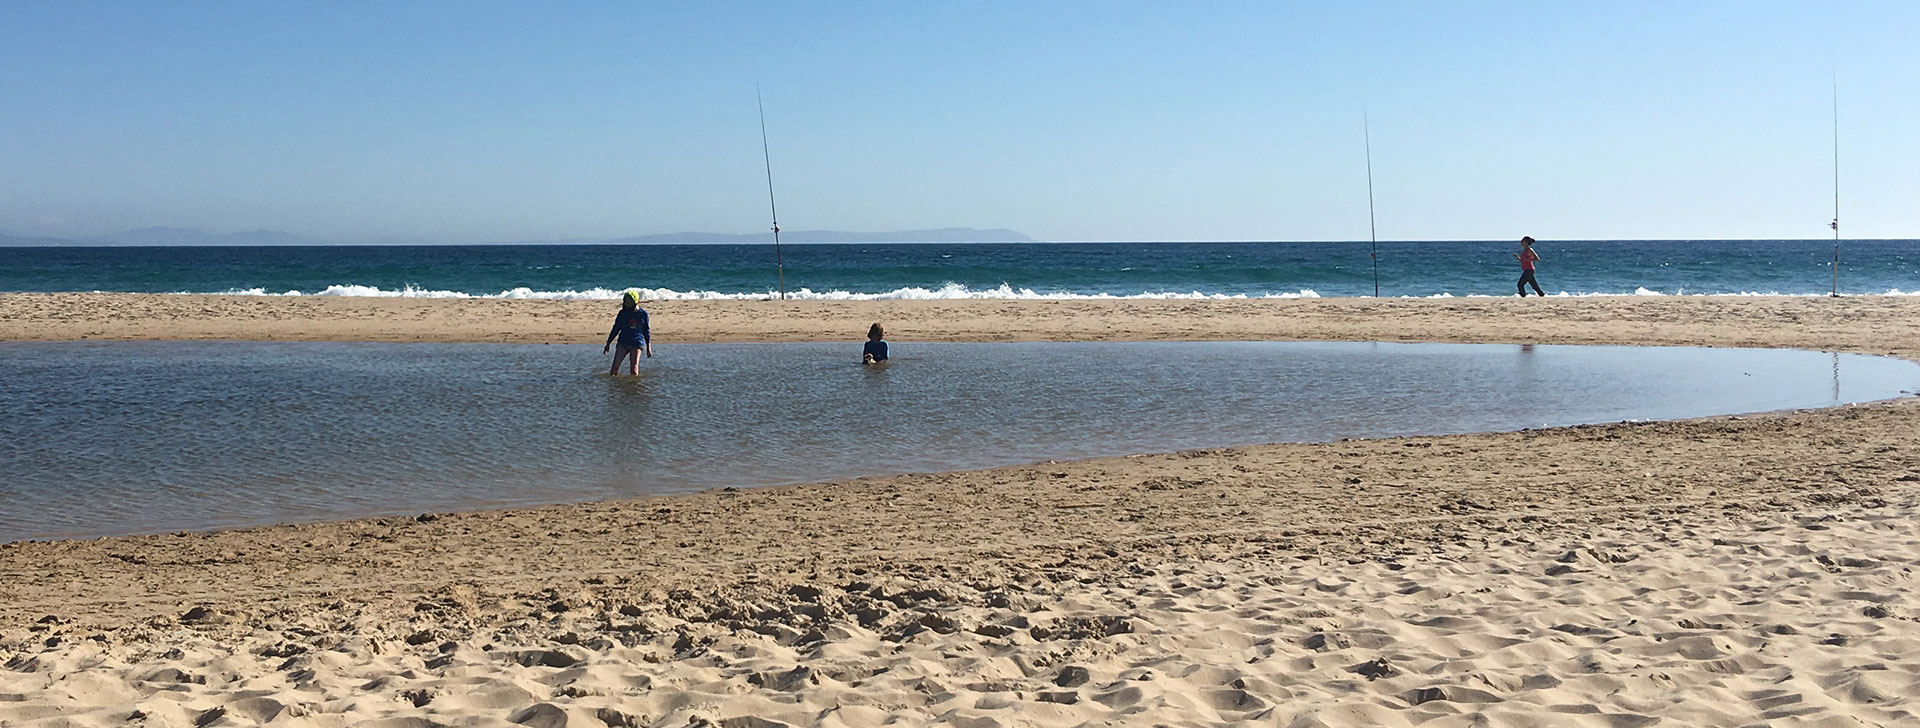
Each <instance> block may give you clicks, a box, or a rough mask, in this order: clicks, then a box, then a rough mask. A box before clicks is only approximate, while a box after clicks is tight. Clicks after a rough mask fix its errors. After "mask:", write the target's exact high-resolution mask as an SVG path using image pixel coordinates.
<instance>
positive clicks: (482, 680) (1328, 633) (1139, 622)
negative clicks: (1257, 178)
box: [0, 294, 1920, 726]
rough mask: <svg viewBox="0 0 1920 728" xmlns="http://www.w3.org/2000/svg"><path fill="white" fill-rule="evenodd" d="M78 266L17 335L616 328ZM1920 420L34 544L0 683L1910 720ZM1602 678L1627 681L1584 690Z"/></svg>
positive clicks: (206, 703)
mask: <svg viewBox="0 0 1920 728" xmlns="http://www.w3.org/2000/svg"><path fill="white" fill-rule="evenodd" d="M61 295H62V296H66V295H70V294H61ZM71 295H74V296H77V297H76V298H71V299H66V298H63V299H61V300H60V303H61V304H62V305H61V306H56V307H54V309H53V310H46V311H37V310H36V309H35V308H34V306H33V305H32V304H34V303H38V302H35V301H23V300H22V298H21V297H18V296H13V295H0V340H19V339H32V340H74V339H76V338H77V337H78V336H79V335H83V334H88V333H89V332H90V331H92V330H95V329H94V328H90V327H95V326H96V322H98V321H112V320H115V319H112V318H109V317H105V316H94V315H92V314H100V313H102V312H106V311H120V312H123V313H126V314H128V317H129V318H138V319H141V320H143V321H146V322H147V323H146V325H147V326H148V327H149V328H165V329H166V330H167V331H166V332H165V333H170V334H179V335H180V336H179V338H191V337H189V336H186V335H187V334H194V333H209V332H210V333H211V334H215V335H220V334H224V335H226V336H228V337H229V338H246V337H247V336H250V335H261V336H273V337H275V338H273V339H272V340H285V339H283V338H279V337H282V336H289V335H304V336H309V337H325V336H345V335H349V334H354V332H356V331H357V332H359V333H358V334H354V335H356V336H361V337H365V338H362V339H353V340H376V341H389V340H397V341H411V340H442V339H446V338H451V337H459V336H474V337H485V336H493V337H498V338H493V339H484V338H483V339H482V340H522V341H537V340H547V339H552V340H558V341H573V340H579V339H578V338H577V337H583V336H584V337H592V338H588V339H586V341H588V342H592V343H597V339H598V337H600V336H603V335H604V334H603V332H604V328H602V326H603V325H604V319H609V318H611V310H610V307H609V306H606V305H605V304H604V303H594V302H588V303H586V304H575V305H547V302H500V303H501V304H502V305H498V306H495V305H487V306H472V305H466V304H468V302H452V303H449V302H444V301H431V302H419V303H399V304H393V305H363V304H361V303H360V302H349V303H346V304H341V303H336V302H322V303H320V304H318V305H317V306H308V305H307V304H308V302H307V301H300V302H298V303H297V304H293V305H284V306H265V307H262V306H258V305H255V304H253V303H252V302H232V301H226V300H215V299H206V300H202V299H173V298H167V299H164V300H154V298H143V297H137V296H106V295H103V296H99V297H95V298H88V296H90V295H92V294H71ZM156 298H157V297H156ZM400 300H401V301H405V299H400ZM382 301H385V300H384V299H383V300H382ZM68 304H70V305H68ZM743 304H753V305H743ZM920 304H925V305H920ZM1541 304H1546V305H1541ZM649 308H650V309H652V310H654V311H655V316H656V320H657V321H662V322H671V324H672V327H673V328H671V329H666V328H664V327H663V328H657V329H656V331H657V332H658V333H657V335H658V336H660V337H662V340H663V342H664V343H667V344H669V345H670V344H671V343H673V342H675V341H695V340H701V341H723V340H771V341H800V340H820V339H821V338H827V336H826V335H827V334H829V333H833V334H838V333H841V332H843V331H844V332H846V333H847V335H846V336H845V337H843V338H828V340H846V341H849V342H852V341H856V340H857V339H856V336H857V334H858V333H859V332H860V331H861V330H863V329H864V327H865V324H866V323H869V322H870V320H871V319H875V318H879V319H882V320H885V321H887V322H888V323H889V329H891V330H892V331H894V332H897V333H895V336H896V337H898V339H897V340H899V341H935V340H938V341H956V340H982V341H1004V340H1062V339H1064V340H1096V341H1099V340H1111V341H1122V340H1124V341H1134V340H1172V339H1180V338H1193V339H1199V340H1215V339H1225V338H1234V337H1246V336H1249V335H1250V334H1260V336H1257V337H1255V338H1260V339H1266V340H1272V339H1298V338H1308V337H1312V336H1315V335H1324V334H1325V333H1326V332H1333V333H1335V334H1344V335H1334V336H1328V337H1326V338H1327V340H1354V339H1370V340H1371V339H1378V340H1399V341H1412V340H1435V341H1462V342H1465V341H1477V342H1479V343H1489V341H1488V340H1489V339H1496V338H1499V337H1511V336H1514V332H1515V331H1522V332H1525V333H1526V334H1527V337H1526V338H1527V339H1529V340H1527V341H1514V340H1512V339H1507V340H1504V341H1493V342H1491V343H1543V344H1544V343H1598V344H1621V343H1667V344H1675V345H1700V346H1731V345H1752V346H1790V347H1795V348H1812V349H1819V350H1828V351H1832V350H1840V351H1852V352H1856V353H1870V354H1884V355H1894V356H1900V357H1903V358H1908V359H1914V358H1916V355H1917V354H1920V324H1916V323H1915V322H1920V316H1916V315H1915V314H1920V301H1914V302H1911V303H1909V302H1907V301H1904V300H1893V299H1882V300H1872V301H1861V300H1853V299H1840V300H1838V301H1828V300H1825V299H1810V300H1802V299H1763V300H1761V299H1756V300H1744V301H1723V300H1699V299H1694V300H1684V301H1666V300H1607V301H1597V302H1596V301H1593V300H1592V299H1569V300H1565V301H1564V302H1563V301H1559V300H1548V301H1543V302H1536V301H1533V300H1532V299H1529V300H1528V301H1526V302H1525V303H1524V304H1523V303H1522V302H1520V301H1517V300H1504V299H1490V300H1488V301H1478V300H1469V301H1455V300H1448V301H1441V302H1437V303H1434V302H1428V301H1413V302H1396V301H1370V300H1367V299H1358V300H1351V299H1320V300H1306V301H1276V302H1272V303H1268V302H1251V303H1242V302H1189V301H1166V302H1094V303H1082V302H1057V303H1056V302H1012V301H977V302H961V303H953V302H884V303H876V304H867V303H864V302H863V303H861V304H831V305H830V304H828V303H826V302H787V303H784V304H782V303H778V302H694V303H690V304H685V305H677V306H665V305H661V306H658V307H655V306H649ZM334 314H339V315H341V316H342V317H343V318H345V319H346V321H345V322H344V323H342V324H341V325H340V326H339V327H338V328H327V327H323V328H322V329H321V330H317V331H316V330H314V329H313V327H311V326H307V327H306V328H304V329H303V328H302V325H303V324H311V322H312V320H314V318H315V317H317V316H322V315H334ZM143 315H144V316H145V318H141V317H142V316H143ZM419 316H425V317H426V322H425V323H422V322H420V321H419V320H417V319H416V317H419ZM896 321H897V322H899V323H895V322H896ZM249 322H251V323H249ZM223 327H224V328H223ZM669 331H672V332H673V333H672V334H671V335H672V336H673V337H674V338H668V337H669V333H668V332H669ZM694 332H698V333H697V334H696V333H694ZM108 333H113V332H111V331H109V332H108ZM143 333H149V334H151V333H154V332H151V331H149V332H143ZM61 335H65V336H67V337H68V338H67V339H58V338H53V337H56V336H61ZM120 335H126V332H120ZM733 337H760V338H758V339H753V338H733ZM807 337H816V338H807ZM1476 337H1477V338H1476ZM128 338H142V337H131V336H128ZM144 338H157V337H154V336H148V337H144ZM307 340H337V339H325V338H319V339H313V338H310V339H307ZM664 349H665V347H663V350H664ZM1916 415H1920V400H1914V399H1912V398H1906V399H1901V400H1894V401H1891V402H1883V403H1875V404H1864V405H1854V406H1843V407H1838V408H1831V409H1821V410H1801V411H1789V412H1782V413H1769V414H1759V415H1732V416H1723V417H1717V418H1708V419H1703V420H1683V421H1671V422H1647V423H1623V424H1612V425H1590V426H1576V427H1567V428H1554V429H1546V430H1527V431H1520V432H1507V433H1492V434H1477V435H1448V436H1433V437H1405V438H1391V439H1380V440H1354V441H1346V442H1331V443H1316V444H1276V445H1260V446H1252V447H1233V448H1213V449H1204V450H1192V451H1185V452H1176V453H1165V454H1154V455H1139V456H1129V457H1120V458H1107V459H1098V460H1083V461H1072V462H1060V463H1036V464H1031V465H1024V466H1014V467H1005V468H993V469H988V470H980V471H959V472H945V473H928V474H908V475H894V476H876V477H868V478H856V479H852V480H847V481H839V482H833V483H815V484H803V485H792V486H774V487H768V488H753V489H740V490H737V491H726V490H710V491H705V492H701V493H695V494H690V495H679V496H660V497H654V498H642V499H631V500H622V501H601V502H593V503H581V504H571V505H558V506H545V507H535V508H515V509H505V510H493V511H469V512H461V513H452V514H424V515H421V516H417V517H384V518H372V519H361V520H356V521H344V522H329V523H315V524H300V525H282V526H263V527H251V528H245V529H235V530H225V531H214V532H192V533H185V534H178V535H175V534H163V535H149V536H133V537H117V538H105V539H93V540H73V541H54V542H15V543H11V544H6V545H4V546H0V579H4V580H5V582H6V583H8V584H9V585H10V586H12V587H13V588H12V589H11V590H10V593H9V596H7V597H6V598H4V599H0V663H4V664H5V665H7V666H8V667H9V668H10V669H9V670H8V671H0V693H6V694H17V695H20V696H22V699H21V700H18V701H11V702H5V701H0V720H8V719H14V720H20V721H23V722H26V721H33V720H51V719H54V717H55V716H75V715H81V716H86V717H85V718H82V720H91V721H94V722H97V723H111V722H115V721H117V720H120V719H123V718H125V717H126V716H127V715H129V711H139V712H140V714H141V715H145V716H148V720H149V721H150V722H155V723H156V724H165V725H172V724H176V723H182V724H188V725H192V724H195V723H198V722H201V721H202V720H205V722H206V724H209V725H224V724H228V723H232V724H251V723H252V722H253V721H254V720H267V719H273V718H276V717H277V718H279V719H280V720H283V721H289V722H290V723H292V724H296V725H346V724H350V723H357V722H365V721H372V720H379V719H401V718H405V719H424V720H431V721H435V722H462V721H494V722H496V723H497V722H499V721H521V722H523V723H528V724H542V725H558V724H559V722H558V717H565V718H568V721H567V722H566V724H567V725H575V724H576V723H575V721H578V722H579V723H578V724H581V725H676V726H678V725H686V724H688V723H689V722H690V721H694V722H697V721H695V719H698V720H699V721H709V722H713V723H722V722H724V721H729V720H734V721H741V722H739V723H738V725H749V724H751V725H769V724H776V723H772V721H779V722H780V723H778V724H793V725H800V724H809V723H818V724H828V725H869V724H878V723H880V722H882V721H883V720H884V719H886V718H887V717H888V716H889V715H890V714H899V715H904V716H907V717H908V720H909V721H910V722H913V723H914V724H924V723H964V722H969V721H981V722H982V724H986V723H988V722H995V721H997V722H1000V723H1007V722H1013V721H1023V722H1027V723H1031V724H1035V725H1047V726H1052V725H1062V726H1064V725H1074V724H1077V723H1079V722H1083V721H1099V720H1110V721H1119V722H1126V723H1146V722H1167V721H1186V722H1192V723H1200V724H1225V723H1229V722H1233V721H1239V720H1249V719H1252V720H1263V721H1271V722H1278V723H1281V724H1286V723H1288V722H1289V721H1295V720H1298V721H1304V722H1303V723H1302V724H1325V725H1350V724H1366V723H1372V724H1408V723H1414V722H1423V721H1428V720H1435V719H1441V720H1443V721H1444V720H1446V719H1448V718H1451V719H1454V720H1458V719H1461V718H1465V717H1467V716H1468V714H1478V713H1488V714H1490V715H1492V716H1494V717H1495V719H1499V718H1500V717H1501V716H1505V717H1507V718H1511V719H1513V720H1517V721H1520V720H1532V721H1536V722H1537V721H1543V720H1544V721H1547V722H1554V723H1561V724H1586V723H1593V724H1601V723H1608V724H1619V723H1620V722H1621V721H1625V722H1626V723H1631V724H1646V723H1650V722H1652V719H1660V718H1664V719H1667V720H1675V721H1679V722H1682V723H1689V724H1726V725H1737V724H1745V723H1752V722H1756V721H1767V720H1779V719H1785V718H1787V717H1790V716H1798V717H1801V718H1803V719H1806V720H1819V719H1823V718H1824V719H1833V718H1839V717H1843V716H1844V717H1851V718H1856V719H1861V720H1877V721H1882V722H1898V721H1901V720H1910V719H1912V718H1913V717H1914V716H1915V715H1920V713H1916V711H1920V704H1917V703H1916V701H1915V700H1914V699H1913V698H1911V697H1902V696H1906V695H1911V693H1910V692H1906V691H1904V687H1902V686H1905V685H1908V684H1911V683H1913V682H1914V681H1916V680H1920V661H1915V660H1913V659H1912V658H1910V657H1892V656H1891V655H1893V654H1896V653H1899V651H1900V649H1901V648H1900V647H1899V645H1902V644H1908V643H1909V642H1910V641H1912V640H1916V639H1920V623H1916V622H1914V621H1911V620H1908V619H1903V617H1905V616H1908V615H1912V614H1916V613H1920V595H1916V594H1915V590H1912V589H1908V588H1906V587H1904V586H1901V584H1903V583H1904V582H1903V581H1902V580H1903V579H1905V578H1907V577H1903V576H1901V575H1900V574H1901V573H1902V572H1900V569H1901V568H1903V565H1904V564H1911V563H1915V562H1920V534H1916V533H1914V530H1915V528H1914V527H1913V526H1911V525H1910V524H1912V523H1914V522H1915V520H1914V516H1915V515H1920V425H1916V424H1915V423H1916V420H1915V417H1916ZM1815 556H1819V557H1821V558H1824V559H1825V561H1821V560H1819V559H1816V558H1815ZM1782 595H1785V596H1782ZM1541 605H1544V606H1546V607H1547V609H1546V611H1545V612H1539V613H1536V610H1537V607H1538V606H1541ZM1756 605H1757V606H1756ZM1876 615H1877V616H1876ZM1830 635H1831V636H1830ZM1836 639H1837V640H1838V641H1837V642H1836V641H1835V640H1836ZM1873 664H1878V665H1880V668H1881V669H1879V670H1877V671H1869V672H1863V670H1865V669H1866V668H1865V667H1864V666H1868V665H1873ZM1656 675H1663V676H1665V677H1656ZM61 685H67V686H70V687H66V688H63V687H60V686H61ZM1781 690H1786V691H1790V692H1791V693H1792V694H1794V695H1798V696H1801V697H1800V698H1799V699H1796V700H1795V701H1793V702H1791V703H1782V702H1781V701H1779V700H1776V699H1775V698H1776V697H1777V693H1778V691H1781ZM1770 691H1773V692H1770ZM1582 704H1585V705H1591V706H1594V708H1595V709H1596V710H1598V712H1599V713H1600V714H1597V715H1580V714H1576V713H1569V712H1567V711H1566V710H1564V709H1562V707H1564V706H1569V705H1582ZM1783 706H1784V707H1783ZM216 710H217V711H220V712H219V713H214V712H213V711H216ZM1783 711H1784V712H1783ZM208 716H211V718H209V717H208ZM750 717H751V718H754V719H758V720H760V721H763V722H760V723H749V722H747V721H748V719H749V718H750ZM1589 719H1591V720H1589ZM540 721H546V722H544V723H542V722H540Z"/></svg>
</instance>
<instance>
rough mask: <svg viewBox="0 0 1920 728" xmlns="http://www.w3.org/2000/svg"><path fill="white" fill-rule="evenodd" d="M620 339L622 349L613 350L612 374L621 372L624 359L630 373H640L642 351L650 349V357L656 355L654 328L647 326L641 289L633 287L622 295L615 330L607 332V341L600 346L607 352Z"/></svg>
mask: <svg viewBox="0 0 1920 728" xmlns="http://www.w3.org/2000/svg"><path fill="white" fill-rule="evenodd" d="M615 340H618V341H619V342H620V348H619V350H617V351H615V352H614V354H613V368H611V369H608V370H607V373H608V374H619V373H620V362H621V361H626V362H627V373H628V374H633V375H638V374H639V373H640V353H641V352H646V354H647V358H649V359H651V358H653V332H652V330H650V329H649V328H648V326H647V310H646V309H644V308H641V307H640V292H639V291H637V290H629V291H627V292H626V293H625V294H623V295H621V296H620V313H618V314H615V315H614V317H613V330H612V331H609V332H607V345H606V346H602V347H600V353H602V354H605V353H607V350H609V349H612V348H613V344H614V341H615Z"/></svg>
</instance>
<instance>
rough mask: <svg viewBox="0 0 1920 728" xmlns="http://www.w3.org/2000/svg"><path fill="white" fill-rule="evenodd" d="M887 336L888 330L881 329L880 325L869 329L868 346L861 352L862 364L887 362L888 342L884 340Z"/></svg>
mask: <svg viewBox="0 0 1920 728" xmlns="http://www.w3.org/2000/svg"><path fill="white" fill-rule="evenodd" d="M886 335H887V331H886V329H883V328H880V324H874V325H872V326H869V327H867V346H866V348H865V349H862V350H861V354H860V363H862V364H879V363H880V362H883V361H886V360H887V341H886V339H885V338H883V337H885V336H886Z"/></svg>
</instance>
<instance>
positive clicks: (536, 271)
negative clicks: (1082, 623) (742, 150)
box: [0, 240, 1920, 300]
mask: <svg viewBox="0 0 1920 728" xmlns="http://www.w3.org/2000/svg"><path fill="white" fill-rule="evenodd" d="M1516 249H1517V246H1516V244H1515V243H1512V242H1390V243H1381V244H1379V271H1378V273H1379V286H1380V288H1379V292H1380V295H1383V296H1398V297H1444V296H1499V295H1512V294H1513V293H1514V281H1515V279H1516V278H1518V275H1519V271H1518V264H1517V263H1516V262H1515V261H1514V260H1513V258H1512V256H1511V255H1510V253H1512V252H1513V251H1514V250H1516ZM1536 249H1537V250H1538V251H1539V253H1540V256H1541V262H1540V274H1539V277H1540V283H1541V286H1542V287H1544V288H1545V289H1546V291H1547V293H1548V294H1549V295H1566V296H1615V295H1769V294H1783V295H1803V296H1813V295H1825V294H1826V293H1827V292H1828V290H1829V288H1830V287H1831V286H1832V283H1833V277H1832V276H1833V273H1832V270H1831V268H1830V267H1829V263H1830V261H1831V259H1832V256H1833V241H1831V240H1657V241H1553V240H1547V241H1542V242H1541V243H1539V244H1538V246H1537V248H1536ZM1369 250H1370V246H1369V244H1368V243H1366V242H1333V243H1304V242H1279V243H991V244H985V243H982V244H918V243H916V244H873V243H862V244H802V245H787V246H784V247H783V248H782V249H781V251H780V255H781V257H782V258H783V259H784V263H785V273H786V287H787V290H788V293H789V295H790V296H792V297H796V298H801V299H849V300H859V299H957V298H1042V299H1072V298H1209V297H1247V298H1261V297H1273V298H1313V297H1351V296H1369V295H1373V293H1374V266H1373V261H1372V260H1371V259H1370V257H1369ZM777 285H778V283H777V279H776V275H775V251H774V248H773V246H771V245H628V246H602V245H459V246H454V245H447V246H313V247H266V246H234V247H0V291H118V292H140V293H233V294H248V295H276V296H277V295H333V296H418V297H449V298H455V297H494V298H553V299H571V298H585V299H598V298H614V297H617V296H618V295H619V292H620V291H622V290H625V289H627V288H640V289H641V290H642V291H643V292H644V293H645V294H646V295H647V297H649V298H652V299H702V298H759V297H765V296H767V295H768V294H769V293H770V292H773V291H775V290H776V288H777ZM1840 292H1841V293H1845V294H1871V295H1909V294H1913V293H1915V292H1920V240H1866V241H1845V242H1843V243H1842V247H1841V265H1840Z"/></svg>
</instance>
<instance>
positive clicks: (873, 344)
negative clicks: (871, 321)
mask: <svg viewBox="0 0 1920 728" xmlns="http://www.w3.org/2000/svg"><path fill="white" fill-rule="evenodd" d="M862 353H864V354H872V355H873V360H874V361H886V360H887V342H886V341H884V340H875V341H869V342H867V347H866V348H865V349H864V350H862Z"/></svg>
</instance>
